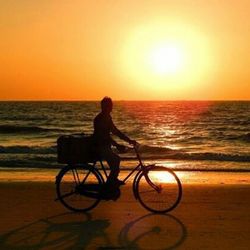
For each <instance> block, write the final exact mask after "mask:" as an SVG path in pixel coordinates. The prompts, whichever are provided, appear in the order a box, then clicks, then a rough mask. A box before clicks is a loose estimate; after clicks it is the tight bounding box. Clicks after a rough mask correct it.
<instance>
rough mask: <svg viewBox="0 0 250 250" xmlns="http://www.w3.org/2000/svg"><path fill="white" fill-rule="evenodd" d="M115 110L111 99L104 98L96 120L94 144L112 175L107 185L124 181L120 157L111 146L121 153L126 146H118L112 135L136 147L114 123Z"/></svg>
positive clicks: (120, 183) (133, 141)
mask: <svg viewBox="0 0 250 250" xmlns="http://www.w3.org/2000/svg"><path fill="white" fill-rule="evenodd" d="M112 109H113V102H112V99H111V98H110V97H104V98H103V99H102V101H101V112H100V113H99V114H98V115H97V116H96V117H95V119H94V134H93V138H94V142H95V147H96V150H97V152H98V154H99V155H100V157H101V158H102V159H104V160H106V161H107V163H108V165H109V168H110V170H111V171H110V174H109V176H108V179H107V184H111V185H122V184H124V183H123V181H121V180H119V179H118V175H119V172H120V157H119V155H117V154H116V153H114V152H113V150H112V148H111V146H115V147H116V148H117V150H118V151H119V152H124V151H125V146H123V145H120V144H118V143H117V142H116V141H115V140H114V139H113V138H112V137H111V134H113V135H116V136H118V137H119V138H120V139H122V140H124V141H126V142H128V143H129V144H132V145H135V144H136V141H135V140H131V139H130V138H129V137H127V136H126V135H125V134H123V133H122V132H121V131H120V130H119V129H118V128H117V127H116V126H115V125H114V123H113V120H112V117H111V115H110V113H111V112H112Z"/></svg>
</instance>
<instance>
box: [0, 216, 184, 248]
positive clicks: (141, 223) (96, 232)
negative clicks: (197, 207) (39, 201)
mask: <svg viewBox="0 0 250 250" xmlns="http://www.w3.org/2000/svg"><path fill="white" fill-rule="evenodd" d="M110 225H111V223H110V221H109V220H106V219H95V220H93V219H92V218H91V215H90V214H89V213H84V214H76V213H63V214H59V215H55V216H51V217H48V218H45V219H40V220H37V221H35V222H33V223H30V224H27V225H25V226H22V227H19V228H16V229H14V230H11V231H10V232H7V233H5V234H3V235H0V249H1V250H2V249H12V250H15V249H18V250H20V249H25V250H30V249H32V250H36V249H86V248H89V249H99V250H101V249H150V250H159V249H165V250H168V249H176V248H177V247H178V246H180V245H181V244H182V243H183V242H184V241H185V238H186V236H187V231H186V228H185V226H184V224H183V223H182V222H181V221H180V220H179V219H177V218H176V217H174V216H173V215H168V214H166V215H165V214H147V215H144V216H141V217H139V218H137V219H135V220H133V221H130V222H129V223H127V224H126V225H125V226H124V227H123V228H122V229H121V231H120V232H119V233H118V238H117V242H111V240H110V238H109V236H108V234H107V233H106V230H107V229H108V228H109V227H110Z"/></svg>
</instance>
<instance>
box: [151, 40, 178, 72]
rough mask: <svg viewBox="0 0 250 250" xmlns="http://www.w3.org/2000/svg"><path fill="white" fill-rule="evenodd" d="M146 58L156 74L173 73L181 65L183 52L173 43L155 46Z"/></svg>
mask: <svg viewBox="0 0 250 250" xmlns="http://www.w3.org/2000/svg"><path fill="white" fill-rule="evenodd" d="M148 60H149V64H151V65H150V66H151V68H152V70H153V71H155V73H156V74H162V75H163V74H173V73H177V72H178V71H179V70H181V67H182V66H183V52H182V51H181V49H180V48H178V47H175V46H174V45H168V44H165V45H163V46H155V48H153V49H152V51H150V52H149V59H148Z"/></svg>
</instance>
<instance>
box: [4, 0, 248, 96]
mask: <svg viewBox="0 0 250 250" xmlns="http://www.w3.org/2000/svg"><path fill="white" fill-rule="evenodd" d="M249 10H250V2H249V1H247V0H246V1H245V0H243V1H236V0H227V1H226V0H223V1H218V0H217V1H213V0H212V1H194V0H187V1H178V0H177V1H167V0H165V1H156V0H152V1H146V0H144V1H142V0H137V1H134V0H133V1H129V0H110V1H108V0H106V1H101V0H100V1H97V0H93V1H63V0H60V1H51V0H40V1H39V0H37V1H34V0H18V1H17V0H16V1H14V0H13V1H12V0H8V1H1V0H0V30H1V39H0V63H1V67H0V100H99V99H100V98H102V97H103V96H105V95H108V96H111V97H112V98H113V99H115V100H121V99H122V100H131V99H132V100H142V99H143V100H152V99H153V100H158V99H160V100H173V99H177V100H180V99H181V100H183V99H184V100H232V99H233V100H235V99H237V100H239V99H240V100H250V70H249V66H250V15H249Z"/></svg>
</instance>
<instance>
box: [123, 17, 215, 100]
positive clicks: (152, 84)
mask: <svg viewBox="0 0 250 250" xmlns="http://www.w3.org/2000/svg"><path fill="white" fill-rule="evenodd" d="M128 37H129V38H128V39H127V41H126V42H124V48H123V50H122V54H121V58H120V59H121V66H122V69H121V70H122V74H123V75H126V76H128V77H129V78H130V79H131V81H132V82H133V84H134V85H137V86H138V88H141V87H144V88H145V89H147V90H149V91H158V92H162V91H164V90H173V91H175V92H174V93H175V94H177V95H178V93H177V92H176V91H179V92H182V93H185V92H186V90H188V89H191V88H192V89H195V88H200V87H204V85H205V84H206V82H209V78H210V77H211V75H212V67H214V58H213V57H214V54H215V53H214V51H213V49H212V45H211V43H210V41H209V40H208V37H207V36H206V35H205V34H203V33H202V32H201V31H199V30H197V29H195V28H193V27H192V26H191V25H187V24H182V23H177V22H170V21H168V20H161V21H159V22H153V23H150V24H147V25H143V26H138V27H137V28H135V29H134V30H133V31H132V32H131V33H130V34H129V36H128ZM201 85H203V86H201Z"/></svg>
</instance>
